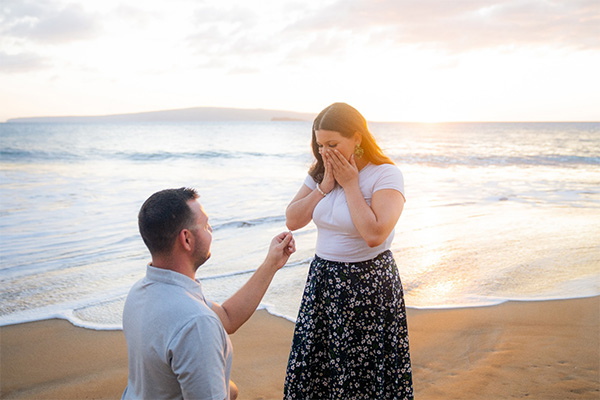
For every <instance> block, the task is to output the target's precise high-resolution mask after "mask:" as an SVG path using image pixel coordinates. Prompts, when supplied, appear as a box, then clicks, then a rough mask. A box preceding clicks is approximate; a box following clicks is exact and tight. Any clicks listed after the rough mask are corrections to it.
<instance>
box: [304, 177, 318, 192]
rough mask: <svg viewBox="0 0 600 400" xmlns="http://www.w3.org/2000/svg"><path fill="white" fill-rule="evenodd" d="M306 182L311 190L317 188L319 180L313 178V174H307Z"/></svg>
mask: <svg viewBox="0 0 600 400" xmlns="http://www.w3.org/2000/svg"><path fill="white" fill-rule="evenodd" d="M304 184H305V185H306V186H308V187H309V189H310V190H315V188H316V187H317V182H315V180H314V179H313V177H312V176H310V175H306V179H304Z"/></svg>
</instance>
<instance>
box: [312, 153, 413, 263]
mask: <svg viewBox="0 0 600 400" xmlns="http://www.w3.org/2000/svg"><path fill="white" fill-rule="evenodd" d="M358 183H359V186H360V190H361V192H362V194H363V196H364V198H365V200H366V201H367V204H368V205H369V206H370V205H371V198H372V197H373V193H375V192H376V191H378V190H382V189H393V190H397V191H399V192H400V193H402V196H404V178H403V176H402V172H401V171H400V169H398V167H396V166H395V165H393V164H381V165H374V164H371V163H369V164H367V165H366V166H365V167H364V168H363V169H361V170H360V171H359V173H358ZM304 184H305V185H306V186H308V187H309V188H310V189H311V190H314V189H315V187H316V185H317V184H316V182H315V181H314V180H313V178H312V177H311V176H310V175H308V176H307V177H306V179H305V180H304ZM313 221H314V223H315V225H316V226H317V232H318V234H317V245H316V249H315V252H316V254H317V256H319V257H321V258H323V259H326V260H329V261H338V262H359V261H366V260H370V259H372V258H375V257H376V256H377V255H379V254H380V253H382V252H383V251H385V250H388V249H389V248H390V245H391V243H392V240H393V239H394V230H392V232H391V233H390V235H389V236H388V238H387V239H386V240H385V241H384V242H383V243H382V244H381V245H379V246H377V247H369V246H368V245H367V242H365V240H364V239H363V238H362V237H361V236H360V233H358V230H357V229H356V227H355V226H354V223H353V222H352V217H351V215H350V210H349V209H348V202H347V201H346V193H345V192H344V189H343V188H342V187H341V186H340V185H336V186H335V188H334V189H333V190H332V191H331V192H330V193H328V194H327V196H325V197H324V198H323V199H322V200H321V201H320V202H319V203H318V204H317V206H316V207H315V209H314V211H313Z"/></svg>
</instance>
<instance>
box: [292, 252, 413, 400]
mask: <svg viewBox="0 0 600 400" xmlns="http://www.w3.org/2000/svg"><path fill="white" fill-rule="evenodd" d="M284 398H285V399H378V400H379V399H412V398H413V390H412V369H411V364H410V355H409V351H408V330H407V326H406V310H405V307H404V297H403V291H402V283H401V282H400V276H399V275H398V270H397V267H396V263H395V261H394V257H393V255H392V252H391V251H390V250H387V251H385V252H383V253H381V254H380V255H379V256H377V257H376V258H374V259H372V260H368V261H362V262H357V263H344V262H332V261H327V260H324V259H322V258H320V257H318V256H315V258H314V260H313V262H312V263H311V266H310V270H309V273H308V278H307V282H306V287H305V289H304V295H303V298H302V303H301V305H300V311H299V313H298V319H297V320H296V328H295V331H294V339H293V343H292V349H291V352H290V358H289V361H288V367H287V374H286V378H285V388H284Z"/></svg>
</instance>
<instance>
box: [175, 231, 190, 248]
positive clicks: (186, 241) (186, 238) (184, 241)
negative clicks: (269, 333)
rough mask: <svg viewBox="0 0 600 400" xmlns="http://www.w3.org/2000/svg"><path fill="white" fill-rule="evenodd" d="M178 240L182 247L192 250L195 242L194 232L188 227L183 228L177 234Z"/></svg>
mask: <svg viewBox="0 0 600 400" xmlns="http://www.w3.org/2000/svg"><path fill="white" fill-rule="evenodd" d="M177 240H178V241H179V243H180V244H181V247H183V248H184V249H185V250H187V251H190V250H192V245H193V243H194V242H193V241H194V235H192V232H190V231H188V230H187V229H182V230H181V232H179V235H178V236H177Z"/></svg>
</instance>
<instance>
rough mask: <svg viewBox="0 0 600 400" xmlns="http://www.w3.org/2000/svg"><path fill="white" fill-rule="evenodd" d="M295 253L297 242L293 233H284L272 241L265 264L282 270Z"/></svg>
mask: <svg viewBox="0 0 600 400" xmlns="http://www.w3.org/2000/svg"><path fill="white" fill-rule="evenodd" d="M295 251H296V242H295V240H294V236H292V232H282V233H280V234H279V235H277V236H275V237H274V238H273V240H271V245H270V246H269V253H268V254H267V258H266V259H265V264H267V265H272V266H273V267H275V268H276V269H280V268H281V267H283V266H284V265H285V263H286V262H287V260H288V259H289V258H290V256H291V255H292V254H294V252H295Z"/></svg>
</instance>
